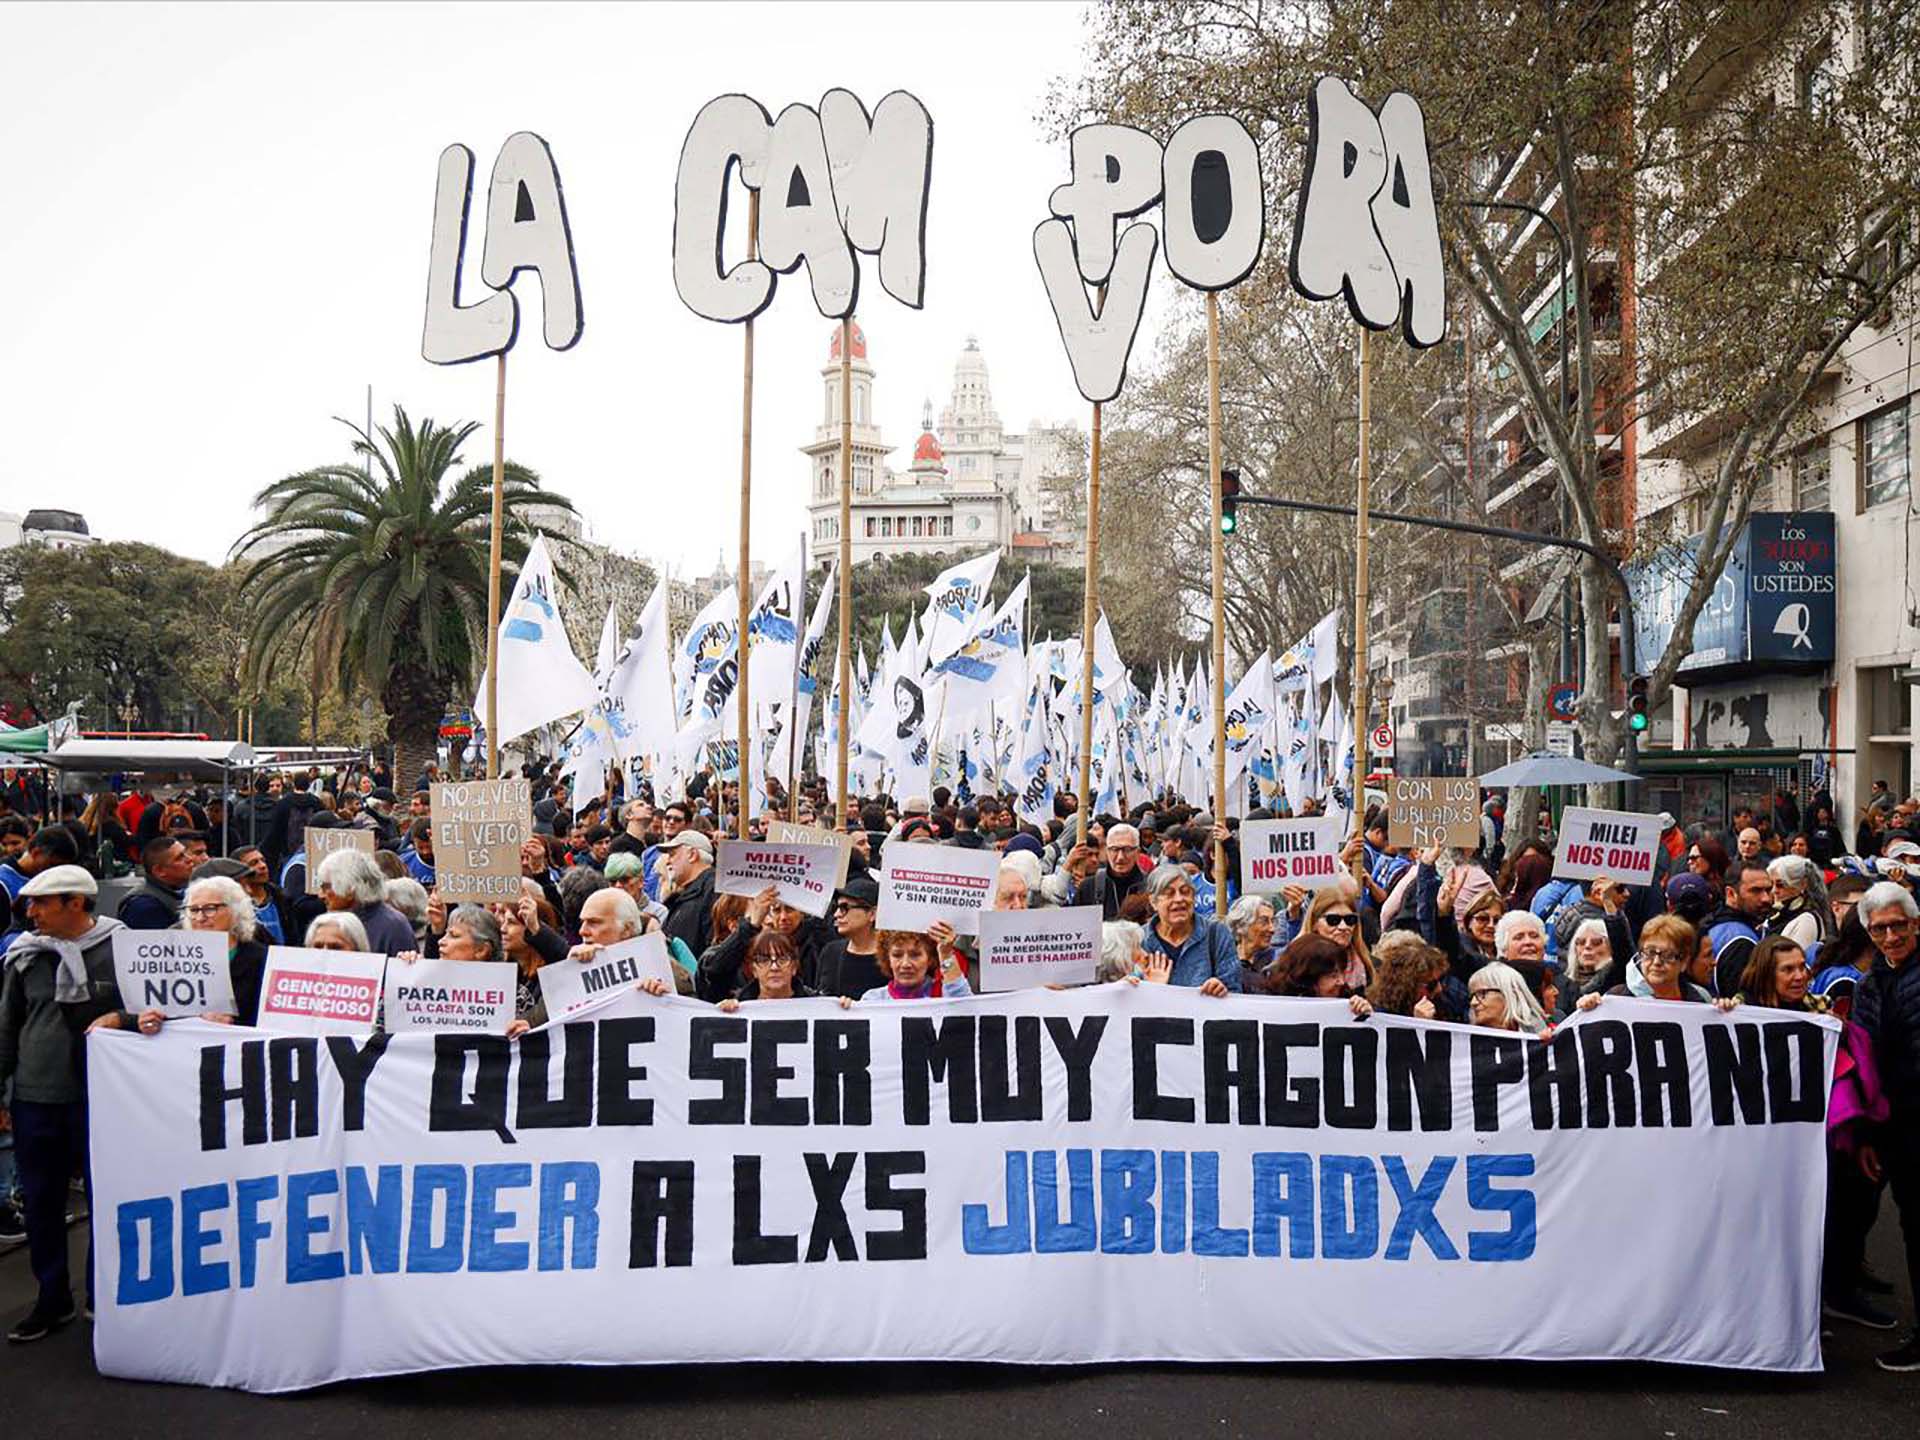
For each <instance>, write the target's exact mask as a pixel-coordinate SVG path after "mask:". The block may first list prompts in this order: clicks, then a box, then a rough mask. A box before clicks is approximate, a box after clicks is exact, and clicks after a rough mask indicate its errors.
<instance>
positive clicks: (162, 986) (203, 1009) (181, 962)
mask: <svg viewBox="0 0 1920 1440" xmlns="http://www.w3.org/2000/svg"><path fill="white" fill-rule="evenodd" d="M113 978H114V983H115V984H117V985H118V986H119V987H120V1003H121V1005H122V1006H124V1007H125V1008H126V1009H128V1010H132V1011H135V1012H138V1011H141V1010H158V1011H159V1012H160V1013H161V1014H162V1015H165V1016H168V1017H169V1018H171V1017H173V1016H175V1015H209V1014H211V1015H231V1014H233V1013H234V1009H233V975H232V972H231V971H230V970H229V968H228V964H227V937H226V933H225V932H224V931H221V930H128V929H125V928H124V927H123V928H122V929H119V930H116V931H114V932H113Z"/></svg>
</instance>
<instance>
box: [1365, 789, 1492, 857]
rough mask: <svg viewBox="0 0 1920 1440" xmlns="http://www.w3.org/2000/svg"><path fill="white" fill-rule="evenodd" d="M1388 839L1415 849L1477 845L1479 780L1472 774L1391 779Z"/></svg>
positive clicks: (1478, 839)
mask: <svg viewBox="0 0 1920 1440" xmlns="http://www.w3.org/2000/svg"><path fill="white" fill-rule="evenodd" d="M1388 814H1389V816H1390V820H1389V823H1388V827H1387V842H1388V843H1389V844H1391V845H1406V846H1410V847H1412V848H1413V849H1415V850H1426V849H1430V848H1432V847H1434V846H1439V847H1440V848H1442V849H1448V848H1451V849H1455V850H1478V849H1479V848H1480V782H1479V780H1478V779H1476V778H1475V777H1474V776H1471V775H1464V776H1461V775H1446V776H1433V777H1428V778H1421V777H1414V776H1398V775H1396V776H1395V777H1394V779H1393V791H1392V796H1391V800H1390V804H1389V809H1388Z"/></svg>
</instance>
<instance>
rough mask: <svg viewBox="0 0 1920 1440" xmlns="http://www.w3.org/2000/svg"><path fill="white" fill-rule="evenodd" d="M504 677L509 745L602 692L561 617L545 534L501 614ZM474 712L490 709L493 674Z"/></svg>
mask: <svg viewBox="0 0 1920 1440" xmlns="http://www.w3.org/2000/svg"><path fill="white" fill-rule="evenodd" d="M499 646H500V679H499V684H498V686H497V687H496V689H497V691H498V693H497V695H496V696H495V704H496V706H497V707H498V710H499V715H498V726H499V732H500V733H499V734H497V735H496V736H494V743H495V744H498V745H504V744H506V743H507V742H508V741H509V740H512V739H514V738H515V737H516V736H520V735H524V734H526V733H527V732H528V731H529V730H532V729H535V728H537V727H539V726H541V725H545V724H546V723H547V722H548V721H550V720H560V719H564V718H565V717H566V716H568V715H577V714H578V713H579V712H580V711H582V710H585V709H586V708H587V707H588V706H589V705H591V704H593V702H594V701H595V700H596V699H598V698H599V694H600V691H599V687H597V686H596V685H595V684H594V683H593V676H591V675H589V674H588V673H587V667H586V666H584V665H582V664H581V663H580V661H579V658H578V657H577V656H575V655H574V653H573V646H572V644H571V643H569V642H568V640H567V628H566V626H564V625H562V624H561V623H560V604H559V598H558V591H557V589H556V588H555V585H554V579H553V560H552V558H551V557H550V556H549V555H548V554H547V542H546V540H545V538H544V537H541V536H537V535H536V536H535V537H534V541H533V545H532V546H531V547H530V548H529V549H528V551H527V563H526V564H525V565H524V566H522V567H521V570H520V578H519V579H518V580H516V581H515V582H514V585H513V596H512V598H511V599H510V600H508V602H507V608H506V609H505V610H504V611H503V612H502V613H501V616H500V641H499ZM473 708H474V713H475V714H478V715H485V714H486V713H487V677H486V676H485V675H484V674H483V675H482V676H481V677H480V693H479V695H478V696H477V697H476V698H475V700H474V702H473Z"/></svg>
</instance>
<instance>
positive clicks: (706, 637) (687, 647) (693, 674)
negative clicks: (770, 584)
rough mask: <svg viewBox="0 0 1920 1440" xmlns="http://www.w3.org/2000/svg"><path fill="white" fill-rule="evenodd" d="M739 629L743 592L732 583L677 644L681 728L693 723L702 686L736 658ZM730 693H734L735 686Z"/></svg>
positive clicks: (676, 696)
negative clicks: (724, 665)
mask: <svg viewBox="0 0 1920 1440" xmlns="http://www.w3.org/2000/svg"><path fill="white" fill-rule="evenodd" d="M739 628H740V592H739V591H737V590H736V589H734V587H733V586H731V585H729V586H727V587H726V588H725V589H723V590H721V592H720V593H719V594H718V595H715V596H714V597H713V598H712V599H711V600H709V601H708V602H707V603H706V604H705V605H703V606H701V607H700V613H699V614H698V615H695V616H694V617H693V623H692V624H691V625H689V626H688V627H687V633H686V634H684V635H682V636H681V637H680V643H679V644H678V645H676V646H675V647H674V651H673V690H674V714H675V716H676V724H677V726H678V728H679V729H680V730H682V731H685V730H687V729H688V727H689V726H690V725H692V723H693V719H694V712H695V708H696V705H697V703H698V701H699V699H700V693H699V692H700V689H701V687H703V686H704V685H705V684H706V682H707V681H708V679H710V678H711V677H712V675H713V673H714V672H715V671H716V670H718V669H719V668H720V667H721V665H723V664H726V663H728V662H731V661H732V660H733V659H734V654H735V649H736V647H735V644H734V641H735V640H736V639H737V636H736V635H735V633H734V632H735V631H737V630H738V629H739ZM727 693H728V694H731V693H732V687H731V686H728V687H727Z"/></svg>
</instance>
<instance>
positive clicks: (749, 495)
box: [733, 190, 760, 840]
mask: <svg viewBox="0 0 1920 1440" xmlns="http://www.w3.org/2000/svg"><path fill="white" fill-rule="evenodd" d="M759 253H760V192H759V191H758V190H749V191H748V192H747V258H748V259H749V260H752V259H754V258H756V257H757V256H758V255H759ZM740 328H741V332H742V334H741V353H742V358H741V367H740V583H739V586H738V587H737V588H738V590H739V597H740V611H739V616H740V618H739V625H738V628H736V629H735V631H734V634H735V636H736V637H738V638H737V639H736V641H735V643H734V647H733V654H734V661H735V663H736V665H737V667H738V668H737V670H736V673H735V675H734V682H733V692H734V700H735V706H736V709H735V715H736V717H737V719H738V720H739V724H740V751H739V754H740V785H739V789H738V791H737V792H736V796H735V798H736V800H737V802H738V803H737V804H736V805H735V806H734V808H735V809H736V810H737V811H739V816H738V819H737V824H738V826H739V835H740V838H741V839H742V840H745V839H746V838H747V788H748V780H749V777H750V776H751V773H752V772H751V770H750V769H749V768H748V761H747V738H748V737H749V736H750V735H752V734H753V697H752V696H751V695H750V694H749V693H748V686H747V670H748V668H749V667H748V661H749V659H750V645H749V641H748V638H747V621H748V619H749V614H748V611H749V607H750V606H751V605H752V604H753V601H752V600H751V599H750V598H749V593H748V590H747V585H748V568H747V567H748V563H749V561H750V560H751V559H752V548H753V546H752V538H751V535H752V530H751V520H752V514H753V319H752V317H751V316H749V317H748V319H747V323H746V324H745V325H743V326H741V327H740Z"/></svg>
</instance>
